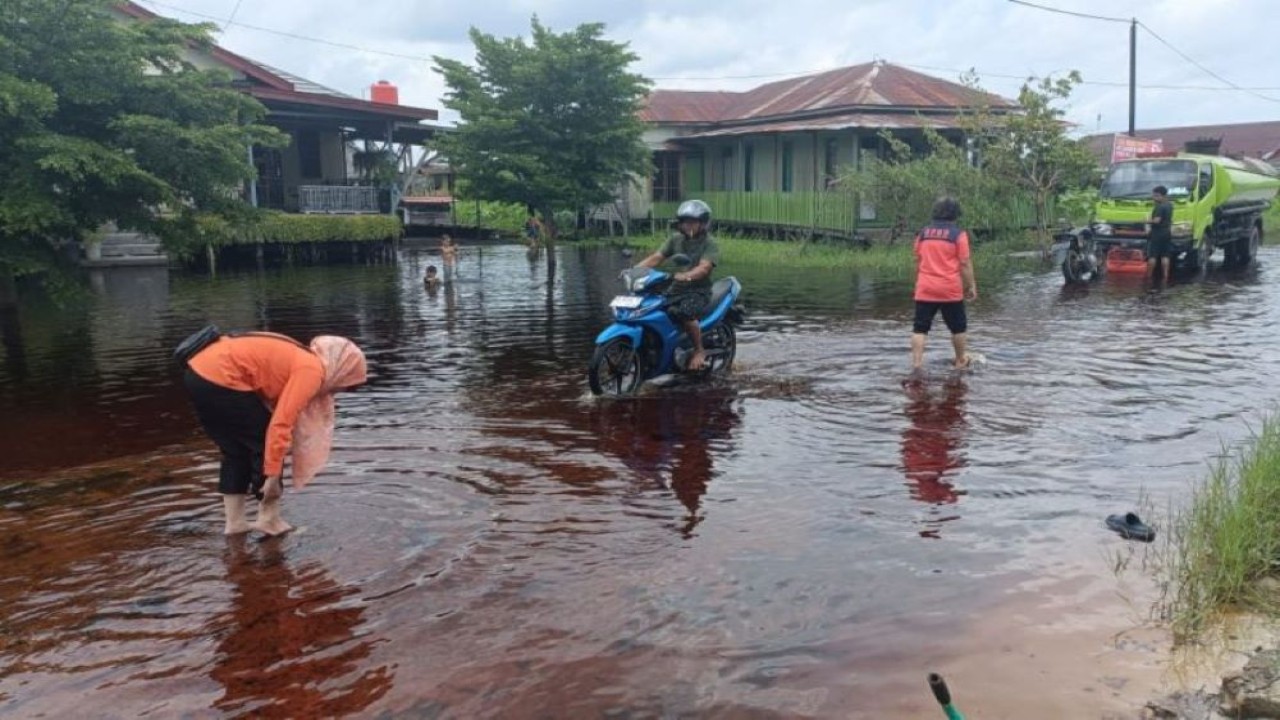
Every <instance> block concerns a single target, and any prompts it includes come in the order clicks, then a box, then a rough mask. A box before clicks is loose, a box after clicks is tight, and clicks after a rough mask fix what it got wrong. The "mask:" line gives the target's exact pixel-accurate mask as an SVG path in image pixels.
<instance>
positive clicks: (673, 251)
mask: <svg viewBox="0 0 1280 720" xmlns="http://www.w3.org/2000/svg"><path fill="white" fill-rule="evenodd" d="M658 254H659V255H661V256H662V257H664V258H670V257H671V256H673V255H687V256H688V257H689V260H690V263H689V267H687V268H680V272H685V271H688V270H692V269H694V268H696V267H698V264H699V263H701V262H702V261H703V260H709V261H710V262H711V267H712V268H715V266H716V265H719V264H720V248H718V247H716V241H715V238H713V237H711V235H710V234H708V233H703V234H701V235H699V236H698V237H695V238H686V237H685V236H684V235H683V234H681V233H676V234H674V235H672V236H671V237H669V238H667V241H666V242H665V243H663V244H662V247H661V248H659V250H658ZM680 285H684V286H685V287H687V288H689V289H691V290H694V289H698V290H702V289H710V288H711V273H707V276H706V277H704V278H702V279H701V280H694V281H693V282H689V283H680Z"/></svg>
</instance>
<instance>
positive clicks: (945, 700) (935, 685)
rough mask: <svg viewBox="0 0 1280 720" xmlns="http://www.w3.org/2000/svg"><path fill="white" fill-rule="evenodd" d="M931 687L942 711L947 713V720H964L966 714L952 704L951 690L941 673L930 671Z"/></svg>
mask: <svg viewBox="0 0 1280 720" xmlns="http://www.w3.org/2000/svg"><path fill="white" fill-rule="evenodd" d="M929 689H931V690H933V696H934V697H935V698H937V699H938V704H939V705H941V706H942V711H943V712H944V713H946V714H947V720H964V715H963V714H961V713H960V711H959V710H957V709H956V708H955V706H954V705H952V704H951V690H950V689H948V688H947V681H946V680H943V679H942V676H941V675H939V674H938V673H929Z"/></svg>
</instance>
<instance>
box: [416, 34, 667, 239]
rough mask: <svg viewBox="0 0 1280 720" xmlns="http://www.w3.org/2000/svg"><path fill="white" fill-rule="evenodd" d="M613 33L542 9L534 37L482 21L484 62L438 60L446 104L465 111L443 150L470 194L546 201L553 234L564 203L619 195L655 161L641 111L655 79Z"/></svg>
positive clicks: (529, 203)
mask: <svg viewBox="0 0 1280 720" xmlns="http://www.w3.org/2000/svg"><path fill="white" fill-rule="evenodd" d="M603 34H604V26H603V25H601V24H599V23H589V24H584V25H579V26H578V27H577V28H576V29H574V30H571V31H569V32H566V33H562V34H557V33H555V32H552V31H551V30H549V29H547V28H546V27H544V26H543V25H542V24H541V23H539V22H538V19H537V17H534V18H533V21H532V36H531V39H530V41H529V42H526V41H525V39H524V38H519V37H516V38H501V39H500V38H495V37H494V36H492V35H486V34H485V33H482V32H480V31H479V30H477V29H475V28H472V29H471V41H472V42H473V43H474V44H475V48H476V66H475V67H470V66H468V65H465V64H463V63H461V62H458V61H456V60H449V59H446V58H440V57H437V58H436V59H435V60H436V64H437V72H439V73H440V74H441V75H443V76H444V80H445V82H446V83H447V85H448V86H449V92H448V94H446V95H445V98H444V105H445V107H447V108H449V109H451V110H455V111H457V112H458V114H459V115H460V116H461V123H460V124H459V126H458V128H457V129H456V130H455V131H453V132H451V133H449V134H447V135H445V136H444V138H443V139H442V140H441V150H442V151H443V152H444V154H445V155H446V156H447V157H448V158H449V163H450V164H451V165H452V166H453V167H455V168H457V170H458V173H459V175H460V177H461V179H462V180H463V186H464V191H465V193H466V194H467V195H469V196H471V197H473V198H476V199H481V200H493V201H500V202H508V203H518V204H520V205H523V206H525V207H528V208H531V209H534V210H536V211H537V212H538V213H539V214H540V215H541V216H542V218H543V220H544V222H545V223H546V227H547V231H548V235H549V240H554V237H555V233H556V223H555V213H556V211H564V210H570V211H575V212H576V211H578V210H580V209H582V208H585V207H589V206H592V205H598V204H603V203H607V202H610V201H612V199H613V196H614V194H615V193H616V192H617V190H618V188H619V187H621V186H622V185H623V184H624V183H626V182H628V181H629V180H630V179H631V178H632V177H634V176H635V175H637V174H639V175H642V176H648V175H649V174H650V173H652V170H653V168H652V161H651V159H650V157H649V153H648V151H647V150H646V149H645V147H644V145H643V144H642V143H641V133H642V132H643V129H644V126H643V125H642V124H641V122H640V120H639V115H638V113H639V110H640V107H641V104H642V102H643V101H644V98H645V96H646V94H647V93H648V90H649V81H648V80H646V79H645V78H644V77H642V76H640V75H638V74H635V73H632V72H630V71H629V69H628V68H629V66H630V65H631V64H632V63H633V62H635V61H636V59H637V57H636V55H635V54H634V53H632V52H631V51H630V50H629V49H628V47H627V45H626V44H624V43H615V42H611V41H609V40H605V39H604V38H603ZM547 255H548V261H549V262H551V261H552V258H553V257H554V255H553V253H548V254H547Z"/></svg>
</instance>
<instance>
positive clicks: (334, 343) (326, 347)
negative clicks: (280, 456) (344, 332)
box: [293, 335, 368, 490]
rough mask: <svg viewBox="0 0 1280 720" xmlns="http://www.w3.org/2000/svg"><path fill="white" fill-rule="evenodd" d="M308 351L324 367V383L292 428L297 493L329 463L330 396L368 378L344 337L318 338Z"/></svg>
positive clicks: (352, 345)
mask: <svg viewBox="0 0 1280 720" xmlns="http://www.w3.org/2000/svg"><path fill="white" fill-rule="evenodd" d="M311 351H312V352H314V353H315V354H316V356H317V357H319V358H320V363H321V364H322V365H323V366H324V381H323V383H322V384H321V386H320V391H319V392H317V393H316V395H315V397H313V398H311V401H310V402H309V403H307V406H306V407H305V408H303V409H302V412H301V413H299V415H298V421H297V423H296V424H295V425H294V427H293V487H294V488H295V489H297V490H301V489H302V488H303V487H305V486H306V484H307V483H309V482H311V480H312V478H314V477H315V476H316V473H318V472H320V470H322V469H323V468H324V466H325V463H327V462H328V461H329V451H330V450H331V449H332V448H333V423H334V401H333V394H334V393H336V392H338V391H339V390H345V389H347V388H352V387H355V386H356V385H360V384H363V383H364V381H365V379H366V377H367V376H368V367H367V365H366V364H365V359H364V352H362V351H361V350H360V348H359V347H357V346H356V344H355V343H353V342H351V341H350V340H348V339H346V338H344V337H338V336H336V335H319V336H317V337H316V338H315V339H314V340H312V341H311Z"/></svg>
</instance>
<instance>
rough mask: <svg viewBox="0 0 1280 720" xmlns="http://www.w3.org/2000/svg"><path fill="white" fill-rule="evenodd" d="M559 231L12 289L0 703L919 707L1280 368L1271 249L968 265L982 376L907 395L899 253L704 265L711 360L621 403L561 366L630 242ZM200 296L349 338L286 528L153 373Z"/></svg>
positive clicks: (948, 379) (127, 711)
mask: <svg viewBox="0 0 1280 720" xmlns="http://www.w3.org/2000/svg"><path fill="white" fill-rule="evenodd" d="M557 252H558V253H559V262H558V263H557V264H556V270H555V272H554V274H548V271H547V263H546V262H545V260H546V258H545V256H540V255H538V254H536V253H527V251H526V249H525V248H523V247H517V246H511V247H502V246H489V247H471V248H466V249H465V251H464V253H463V254H462V255H461V257H460V259H459V261H458V264H457V268H456V273H451V274H450V276H449V278H448V281H447V282H442V283H440V284H439V285H437V286H435V287H424V286H423V283H422V277H423V273H424V271H425V268H426V266H427V265H428V264H436V265H437V266H439V265H441V263H440V259H439V256H438V254H435V253H434V251H428V250H418V249H412V248H411V249H408V250H406V251H405V252H404V253H403V255H402V257H401V262H400V263H399V264H398V265H395V266H371V267H341V268H336V267H335V268H296V269H287V270H283V271H279V272H271V273H259V272H251V273H244V274H239V275H237V274H234V273H228V274H225V275H222V276H220V277H219V278H217V279H216V280H214V279H209V278H201V277H185V276H182V275H172V276H170V275H168V274H166V273H164V272H162V271H161V272H159V274H156V271H154V270H151V271H147V272H140V273H139V274H137V275H135V276H125V275H118V276H117V275H109V274H108V275H104V276H103V277H101V278H100V279H99V280H96V281H94V282H93V283H92V284H91V287H90V292H89V293H88V296H87V297H86V298H83V299H81V300H77V301H73V302H71V303H70V304H66V305H62V306H58V305H56V304H53V303H50V302H42V301H39V300H38V299H36V298H28V301H27V302H26V303H24V305H23V306H22V307H21V308H20V310H19V311H18V312H16V313H13V312H10V313H8V314H7V315H0V331H2V335H0V336H2V338H3V343H2V344H0V347H2V348H3V349H2V352H3V357H0V403H3V406H4V407H5V408H6V410H8V412H6V413H0V458H3V470H0V548H2V549H3V550H4V552H3V553H0V626H2V627H3V628H4V630H5V632H3V633H0V713H4V714H6V715H13V716H15V717H28V716H36V715H41V714H43V715H45V716H48V717H76V716H79V714H78V711H80V710H83V708H84V707H85V703H86V702H91V703H93V706H94V707H109V708H112V712H113V713H116V714H118V715H120V716H137V715H144V714H148V713H149V714H151V715H157V716H188V717H203V716H206V715H219V716H242V715H252V716H281V717H283V716H293V717H329V716H360V717H366V716H374V717H376V716H381V715H386V716H391V717H396V716H409V717H419V716H427V717H434V716H450V717H541V716H546V715H547V714H548V713H552V714H554V715H556V716H562V717H579V716H587V717H598V716H603V715H610V714H613V715H624V716H625V715H627V714H628V713H630V714H631V715H632V716H645V717H650V716H687V715H698V716H706V717H716V716H722V717H833V716H842V717H844V716H853V717H878V718H887V717H919V716H921V714H922V712H923V713H929V712H932V711H934V710H936V708H930V707H929V706H928V697H927V695H926V692H927V691H926V690H925V688H924V685H923V683H922V681H921V678H922V677H923V675H924V673H925V672H927V671H928V670H929V669H931V668H930V666H932V665H934V664H935V663H937V664H946V663H952V665H949V666H954V665H956V664H959V665H961V666H963V667H970V668H972V670H971V672H975V673H980V672H982V668H983V667H985V665H984V663H983V662H981V661H979V660H975V661H974V662H972V663H967V662H964V661H962V660H957V658H962V657H963V658H967V657H970V656H972V657H975V658H983V657H987V656H984V655H983V653H985V652H1001V651H1000V650H999V649H996V650H990V649H989V648H988V645H990V643H987V642H985V641H983V643H982V644H976V643H975V641H974V640H972V639H965V638H966V637H968V636H966V635H965V634H964V633H963V632H961V630H963V627H964V626H965V625H967V624H968V623H969V622H970V621H972V620H974V619H976V618H978V617H980V616H981V615H982V614H983V613H985V612H988V611H989V610H990V609H991V608H993V607H997V606H998V605H999V603H1000V602H1001V600H1002V598H1003V597H1005V596H1006V593H1007V590H1008V589H1009V588H1011V587H1015V586H1017V585H1018V584H1019V583H1023V582H1031V580H1032V579H1035V581H1036V582H1055V581H1058V586H1059V587H1068V588H1069V587H1072V586H1073V583H1074V584H1077V585H1078V584H1080V583H1077V582H1076V581H1078V580H1079V579H1080V578H1082V577H1088V578H1094V577H1097V576H1104V577H1105V575H1106V570H1105V568H1101V567H1098V565H1099V564H1100V563H1099V562H1098V561H1097V558H1098V557H1100V556H1101V555H1102V553H1100V552H1098V550H1099V545H1100V544H1101V543H1106V542H1113V541H1114V538H1112V537H1111V536H1109V535H1106V534H1105V533H1102V532H1100V531H1099V529H1098V528H1099V523H1100V518H1101V517H1102V516H1103V515H1105V514H1107V513H1109V512H1113V511H1116V510H1123V509H1126V508H1128V507H1130V506H1132V504H1133V503H1134V502H1135V499H1136V498H1137V496H1138V494H1139V492H1140V491H1143V490H1145V491H1146V492H1147V493H1148V494H1150V495H1152V497H1153V498H1155V499H1156V501H1157V502H1158V503H1159V502H1163V501H1164V500H1166V499H1169V498H1177V497H1179V496H1180V493H1181V492H1182V491H1183V489H1184V488H1185V484H1186V481H1187V480H1188V479H1189V478H1191V477H1194V476H1196V475H1198V474H1200V473H1201V472H1202V471H1203V467H1204V460H1205V458H1206V457H1208V456H1210V455H1212V454H1213V453H1215V452H1217V451H1218V450H1219V449H1220V448H1221V443H1222V442H1223V441H1224V440H1225V441H1227V442H1231V441H1233V440H1235V439H1238V438H1241V437H1243V436H1244V434H1245V433H1246V432H1247V429H1246V425H1245V423H1244V422H1243V421H1242V420H1241V416H1242V414H1243V415H1244V416H1245V417H1248V418H1252V417H1255V416H1256V414H1257V413H1258V412H1260V411H1263V410H1265V409H1267V408H1269V407H1270V406H1271V404H1272V403H1274V402H1275V401H1276V400H1277V399H1278V398H1280V391H1277V390H1273V389H1271V388H1270V387H1269V386H1267V385H1266V384H1265V383H1260V382H1259V379H1260V378H1265V377H1270V376H1272V375H1274V374H1275V373H1277V372H1280V352H1277V349H1278V348H1277V345H1278V344H1280V339H1278V338H1276V336H1275V334H1274V333H1273V332H1272V326H1273V322H1272V320H1271V317H1270V313H1271V310H1272V308H1274V307H1276V306H1277V304H1280V284H1277V283H1275V282H1274V275H1275V270H1274V269H1273V268H1272V267H1271V263H1275V262H1276V261H1278V260H1280V253H1276V252H1275V251H1273V250H1270V249H1268V250H1266V251H1265V252H1264V256H1263V264H1262V265H1261V267H1260V268H1259V269H1257V270H1251V271H1246V272H1240V273H1228V272H1221V271H1219V272H1215V273H1213V274H1212V275H1211V276H1210V277H1209V278H1208V279H1207V280H1205V281H1203V282H1200V281H1186V280H1184V281H1179V282H1175V283H1174V285H1173V286H1172V287H1169V288H1164V289H1159V290H1155V291H1152V290H1151V289H1150V288H1148V287H1147V286H1146V285H1145V284H1142V283H1140V282H1139V283H1136V284H1135V283H1129V282H1125V281H1123V280H1119V281H1115V282H1113V281H1112V280H1111V279H1109V280H1107V281H1105V282H1103V283H1099V284H1096V285H1093V286H1089V287H1084V288H1078V289H1076V288H1073V289H1064V288H1063V287H1062V285H1061V282H1060V279H1059V277H1058V275H1057V273H1056V271H1046V272H1015V273H1010V274H1008V275H1007V276H1002V277H993V278H986V277H984V278H983V279H982V282H983V287H984V288H986V290H985V294H984V297H983V298H982V299H980V300H979V301H978V302H977V303H975V305H974V307H973V308H972V312H971V317H972V323H973V332H972V342H973V345H974V347H975V349H976V350H977V351H979V352H981V353H982V354H983V355H984V356H985V357H986V358H987V362H986V364H985V365H984V367H982V368H980V369H978V370H976V371H974V372H969V373H965V374H963V375H957V376H952V375H950V374H949V373H948V372H947V371H946V370H945V369H944V368H945V366H946V357H945V356H946V355H947V354H948V352H949V350H948V349H947V348H946V347H945V344H943V345H939V346H936V347H935V348H934V349H933V352H931V354H930V355H929V357H928V363H927V364H928V367H929V369H930V373H931V374H930V375H929V376H927V377H925V378H924V379H923V380H921V381H920V382H918V383H914V384H913V383H907V384H906V385H905V386H904V384H903V379H904V378H905V377H907V370H908V339H909V328H910V318H911V313H912V306H911V300H910V292H909V287H908V286H907V285H906V284H904V283H903V282H902V281H901V280H900V279H895V278H877V277H875V276H872V275H859V274H851V273H848V272H836V271H831V272H814V271H811V270H806V271H803V272H792V271H788V270H785V269H781V268H775V267H767V268H750V267H745V268H727V269H726V272H732V273H733V274H735V275H737V276H738V278H739V279H740V280H741V281H742V283H743V286H744V291H745V302H746V304H747V309H748V317H749V322H748V325H747V326H746V327H745V328H743V331H742V332H741V333H740V335H739V339H740V347H739V367H738V368H737V371H736V372H735V374H734V375H733V377H731V378H730V379H728V380H727V381H725V382H723V383H719V384H715V385H710V386H678V387H673V388H666V389H656V390H648V391H646V392H644V393H642V394H641V396H639V397H637V398H635V399H631V400H624V401H616V402H599V401H596V400H593V399H591V398H589V397H588V396H587V395H586V390H585V365H586V361H587V358H588V357H589V356H590V353H591V349H592V342H593V338H594V337H595V335H596V333H597V332H598V331H599V330H600V329H601V328H602V327H603V326H604V325H605V324H606V323H607V322H608V321H609V312H608V307H607V303H608V300H609V298H610V297H611V296H612V295H614V294H615V293H616V292H617V291H618V287H617V283H616V277H617V273H618V271H619V270H620V269H621V268H623V267H625V266H626V265H627V264H628V263H630V262H631V261H633V260H634V257H632V258H628V257H626V256H624V255H623V254H622V253H620V252H618V251H616V250H587V249H581V248H574V247H565V248H561V249H560V250H558V251H557ZM210 320H213V321H216V322H218V323H219V324H220V325H222V326H224V327H227V328H237V327H260V328H267V329H271V330H277V331H280V332H285V333H290V334H294V335H297V336H301V337H309V336H311V335H314V334H317V333H320V332H332V333H338V334H342V335H348V336H350V337H352V338H354V339H355V340H356V341H357V342H359V343H360V344H361V346H362V347H364V348H365V349H366V350H367V354H368V357H369V362H370V383H369V384H368V386H366V387H364V388H361V389H360V390H359V391H357V392H354V393H351V394H349V395H348V396H344V397H343V398H342V399H341V400H340V402H339V407H340V409H339V416H340V424H339V428H338V433H337V441H336V446H335V451H334V455H333V461H332V464H331V466H330V468H329V469H328V470H327V471H326V472H325V473H324V474H323V475H322V476H321V477H319V478H318V479H317V481H316V482H315V483H313V484H312V485H311V486H309V487H308V488H307V490H306V491H305V492H302V493H296V494H294V493H291V494H290V495H289V497H288V498H287V499H286V502H287V503H288V504H289V509H288V513H289V517H290V519H291V520H292V521H294V522H296V523H297V524H299V526H300V527H301V528H302V531H301V532H299V533H297V534H295V535H293V536H290V537H286V538H284V539H283V540H280V541H273V542H272V543H264V544H258V543H252V542H250V543H238V542H232V543H231V544H228V543H227V542H226V541H224V539H223V538H222V537H221V535H220V534H219V529H220V522H219V513H220V508H219V506H218V504H217V498H216V495H214V494H213V489H214V487H216V462H215V458H216V454H215V452H214V450H213V448H212V447H211V446H209V444H208V442H207V440H205V439H204V438H203V436H202V435H201V434H200V433H199V431H198V428H197V426H196V423H195V419H194V417H193V416H192V414H191V412H190V409H189V408H188V406H187V402H186V399H185V398H184V397H183V395H182V393H181V389H180V387H179V386H178V384H177V383H176V382H175V375H174V374H173V371H172V369H171V368H170V367H169V365H168V353H169V349H170V348H171V347H172V345H173V344H174V343H176V342H177V341H178V340H180V339H181V338H183V337H185V336H186V335H187V334H188V333H190V332H191V330H192V329H193V328H196V327H199V326H201V325H202V324H204V323H205V322H208V321H210ZM1064 592H1068V593H1069V592H1070V590H1067V591H1064ZM1075 599H1076V598H1074V597H1067V598H1065V599H1064V600H1063V601H1062V603H1063V605H1064V606H1070V605H1071V603H1072V602H1073V601H1074V600H1075ZM1059 614H1061V613H1059ZM1044 692H1046V693H1057V696H1056V697H1059V699H1061V698H1064V697H1065V698H1070V699H1072V700H1073V701H1075V700H1080V698H1086V699H1090V701H1093V700H1096V701H1097V702H1098V703H1099V704H1097V705H1096V706H1095V705H1089V707H1090V708H1091V710H1090V712H1091V714H1090V716H1098V715H1101V714H1103V712H1102V710H1104V709H1105V710H1107V711H1111V710H1113V709H1114V708H1113V707H1110V706H1105V707H1104V703H1105V701H1107V698H1102V697H1100V696H1097V695H1090V694H1089V693H1088V692H1087V691H1086V690H1084V689H1083V688H1082V687H1078V686H1072V687H1057V686H1054V687H1046V688H1044ZM917 700H918V701H920V703H917V704H913V703H916V702H917ZM1082 702H1083V701H1082ZM908 706H909V707H910V708H911V709H912V711H906V710H904V709H903V708H907V707H908ZM552 709H553V710H552ZM1092 709H1097V710H1098V712H1092ZM993 716H998V713H996V714H995V715H993Z"/></svg>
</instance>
